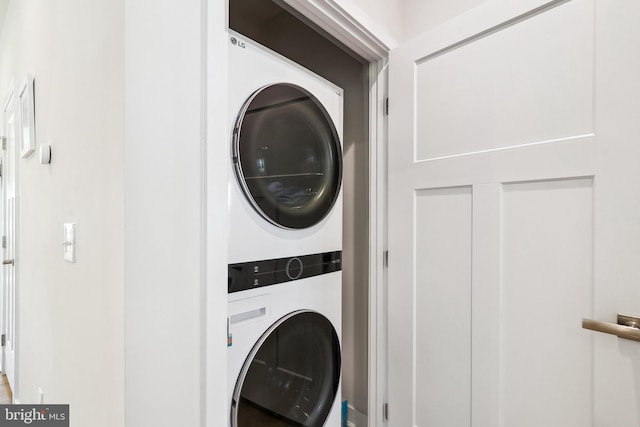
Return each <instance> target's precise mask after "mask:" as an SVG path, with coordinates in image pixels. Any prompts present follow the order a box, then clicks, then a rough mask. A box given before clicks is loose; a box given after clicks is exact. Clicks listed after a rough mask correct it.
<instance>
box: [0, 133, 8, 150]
mask: <svg viewBox="0 0 640 427" xmlns="http://www.w3.org/2000/svg"><path fill="white" fill-rule="evenodd" d="M0 142H2V149H3V150H6V149H7V137H6V136H0Z"/></svg>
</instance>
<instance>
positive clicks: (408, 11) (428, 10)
mask: <svg viewBox="0 0 640 427" xmlns="http://www.w3.org/2000/svg"><path fill="white" fill-rule="evenodd" d="M401 1H402V2H403V4H402V10H403V17H402V21H403V35H402V40H409V39H412V38H414V37H416V36H417V35H419V34H421V33H423V32H426V31H428V30H430V29H432V28H434V27H436V26H438V25H439V24H442V23H444V22H446V21H448V20H450V19H452V18H454V17H456V16H458V15H461V14H462V13H464V12H466V11H468V10H469V9H472V8H473V7H475V6H478V5H479V4H481V3H484V2H486V1H487V0H455V1H451V0H401Z"/></svg>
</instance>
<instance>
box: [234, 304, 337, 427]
mask: <svg viewBox="0 0 640 427" xmlns="http://www.w3.org/2000/svg"><path fill="white" fill-rule="evenodd" d="M340 364H341V358H340V343H339V341H338V336H337V334H336V331H335V329H334V328H333V326H332V325H331V322H330V321H329V320H328V319H327V318H326V317H324V316H322V315H321V314H319V313H317V312H314V311H306V310H304V311H296V312H293V313H291V314H289V315H287V316H285V317H283V318H282V319H280V320H279V321H278V322H276V323H275V324H274V325H273V326H271V328H269V330H267V331H266V332H265V333H264V335H263V336H262V337H261V338H260V340H258V342H257V343H256V344H255V346H254V347H253V349H252V351H251V353H250V354H249V357H248V358H247V360H246V361H245V363H244V365H243V367H242V370H241V371H240V376H239V377H238V381H237V383H236V387H235V390H234V393H233V402H232V406H231V425H232V427H255V426H261V427H267V426H269V427H276V426H303V427H322V426H323V425H324V423H325V421H326V419H327V416H328V415H329V412H330V411H331V407H332V405H333V403H334V400H335V397H336V393H337V390H338V383H339V381H340Z"/></svg>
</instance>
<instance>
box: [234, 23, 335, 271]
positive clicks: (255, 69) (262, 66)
mask: <svg viewBox="0 0 640 427" xmlns="http://www.w3.org/2000/svg"><path fill="white" fill-rule="evenodd" d="M229 38H230V43H231V45H230V47H229V88H228V89H229V100H230V101H229V102H230V105H229V111H230V116H231V117H230V120H231V122H230V124H229V141H231V142H232V159H231V162H232V168H231V169H232V172H231V173H230V176H229V203H228V206H229V262H230V263H240V262H245V261H254V260H262V259H272V258H283V257H290V256H297V255H307V254H316V253H323V252H330V251H338V250H341V249H342V192H341V183H342V146H341V144H340V140H341V138H342V115H343V92H342V89H341V88H339V87H337V86H336V85H334V84H332V83H330V82H328V81H327V80H324V79H322V78H321V77H319V76H317V75H315V74H313V73H311V72H310V71H309V70H307V69H305V68H303V67H301V66H299V65H298V64H295V63H294V62H292V61H290V60H288V59H286V58H284V57H282V56H280V55H277V54H276V53H274V52H272V51H270V50H268V49H266V48H264V47H262V46H260V45H258V44H256V43H255V42H252V41H250V40H248V39H245V38H243V37H242V36H240V35H238V34H235V33H230V35H229Z"/></svg>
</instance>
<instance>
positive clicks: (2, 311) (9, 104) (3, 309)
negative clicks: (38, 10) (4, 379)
mask: <svg viewBox="0 0 640 427" xmlns="http://www.w3.org/2000/svg"><path fill="white" fill-rule="evenodd" d="M17 97H18V92H17V91H16V86H15V84H14V81H13V80H12V81H11V82H10V83H9V90H8V94H7V96H6V97H5V100H4V103H3V104H2V105H3V107H2V136H3V138H6V136H7V135H6V134H5V132H6V130H7V129H6V128H5V125H6V114H7V113H8V112H9V111H10V110H11V109H14V111H13V113H14V114H15V115H16V116H18V111H16V108H17V106H16V105H17V104H16V103H17ZM18 120H20V119H19V118H18ZM16 133H17V135H16V136H15V138H14V139H15V141H14V143H15V147H14V149H13V156H14V159H13V170H12V173H13V185H14V198H15V202H14V203H15V206H14V209H15V211H14V224H13V227H14V230H13V232H14V248H13V250H14V254H13V255H14V262H15V258H17V252H18V246H19V245H18V231H19V217H20V205H19V197H18V195H19V191H20V188H19V181H18V177H19V173H18V166H19V157H18V153H17V150H18V146H19V144H20V139H19V138H20V137H19V136H18V134H19V131H16ZM0 152H1V155H0V158H1V159H2V161H1V164H2V174H3V175H4V174H5V172H6V170H7V169H6V164H7V155H8V154H7V151H6V149H4V148H2V147H0ZM5 183H6V180H5V177H4V176H2V177H1V178H0V194H1V196H2V197H1V198H2V200H1V201H0V207H1V209H2V214H1V215H0V224H1V225H2V231H1V232H0V235H3V233H4V221H5V218H4V212H5V210H4V208H5V191H6V188H5ZM0 249H1V250H2V253H3V259H4V248H0ZM4 268H5V267H4V266H3V270H2V281H1V283H0V286H1V288H2V298H0V316H1V321H0V334H4V335H6V334H7V327H8V324H7V315H8V313H7V304H8V303H9V301H8V294H7V292H5V291H6V289H5V286H6V285H5V283H4V277H5V275H4ZM12 268H13V269H14V273H13V274H14V290H13V305H14V307H13V311H12V314H13V319H12V323H13V329H14V336H13V341H14V343H13V344H14V350H13V384H10V386H11V394H12V396H13V402H12V403H15V404H17V403H20V402H19V399H18V379H19V374H18V366H19V359H18V340H17V339H16V337H17V336H18V332H19V324H18V307H19V304H18V298H19V292H18V287H17V286H16V283H17V282H18V279H19V270H18V268H17V266H16V265H15V263H14V265H13V266H12ZM1 352H2V365H1V369H2V374H3V375H6V372H5V370H6V363H7V360H6V359H7V358H6V346H3V347H2V349H1Z"/></svg>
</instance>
